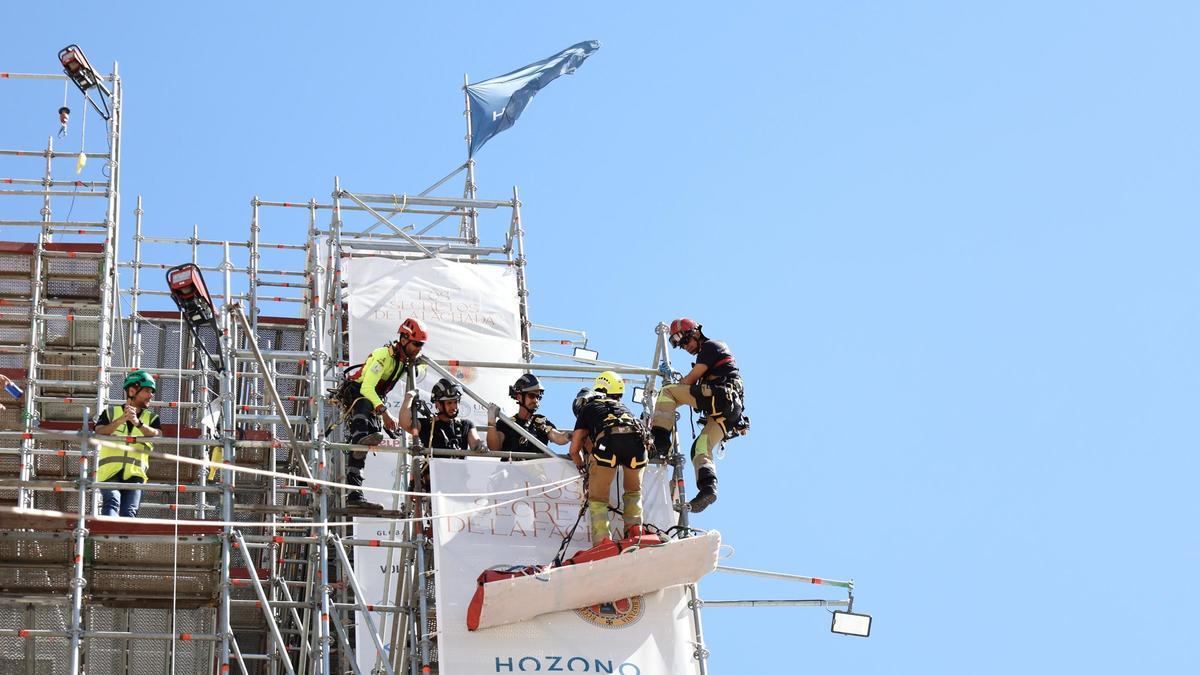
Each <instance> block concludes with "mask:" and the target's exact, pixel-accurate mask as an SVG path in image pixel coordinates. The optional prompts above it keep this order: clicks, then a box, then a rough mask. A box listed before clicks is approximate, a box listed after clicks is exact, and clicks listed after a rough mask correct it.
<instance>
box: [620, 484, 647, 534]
mask: <svg viewBox="0 0 1200 675" xmlns="http://www.w3.org/2000/svg"><path fill="white" fill-rule="evenodd" d="M621 513H622V514H624V520H625V525H627V526H628V525H633V524H636V523H640V522H642V491H641V490H632V491H630V492H626V493H625V494H623V495H621Z"/></svg>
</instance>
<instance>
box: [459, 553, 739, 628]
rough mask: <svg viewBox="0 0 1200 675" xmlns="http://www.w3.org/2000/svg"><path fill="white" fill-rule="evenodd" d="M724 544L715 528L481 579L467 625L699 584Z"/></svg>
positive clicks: (497, 622) (500, 621)
mask: <svg viewBox="0 0 1200 675" xmlns="http://www.w3.org/2000/svg"><path fill="white" fill-rule="evenodd" d="M720 546H721V534H720V533H719V532H716V531H711V532H708V533H706V534H703V535H700V536H696V537H688V538H687V539H675V540H671V541H668V542H667V543H665V544H660V545H658V546H652V547H634V548H629V549H626V550H625V551H623V552H621V553H620V554H619V555H615V556H612V557H607V558H602V559H599V560H592V561H590V562H584V563H578V564H573V565H564V566H562V567H556V568H553V569H549V570H545V571H542V572H539V573H537V574H530V575H523V576H517V577H513V578H509V579H500V580H496V581H491V582H487V583H481V584H480V585H479V587H478V588H477V589H476V592H475V598H474V599H473V600H472V602H471V610H470V611H469V612H468V614H467V628H468V629H469V630H478V629H481V628H491V627H493V626H503V625H505V624H510V623H517V622H519V621H525V620H527V619H532V618H533V617H535V616H540V615H542V614H549V613H551V612H560V611H563V610H568V609H577V608H579V607H588V606H591V605H597V604H601V603H606V602H612V601H614V600H618V599H620V598H627V597H630V596H635V595H641V594H645V593H653V592H655V591H658V590H661V589H664V588H669V587H671V586H680V585H684V584H694V583H696V582H697V581H699V580H700V579H701V578H702V577H703V576H704V575H706V574H708V573H709V572H711V571H713V570H714V569H716V567H717V549H718V548H720ZM476 610H478V611H476Z"/></svg>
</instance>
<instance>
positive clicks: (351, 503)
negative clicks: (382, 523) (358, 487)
mask: <svg viewBox="0 0 1200 675" xmlns="http://www.w3.org/2000/svg"><path fill="white" fill-rule="evenodd" d="M346 508H348V509H363V510H365V511H382V510H383V504H377V503H375V502H370V501H367V499H366V498H365V497H363V493H361V492H358V491H355V492H351V493H350V494H348V495H346Z"/></svg>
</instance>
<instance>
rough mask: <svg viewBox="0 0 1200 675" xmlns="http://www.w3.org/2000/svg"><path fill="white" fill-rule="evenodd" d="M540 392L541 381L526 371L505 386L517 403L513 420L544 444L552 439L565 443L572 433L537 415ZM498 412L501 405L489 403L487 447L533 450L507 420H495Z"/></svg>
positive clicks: (557, 442)
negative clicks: (559, 428) (509, 384)
mask: <svg viewBox="0 0 1200 675" xmlns="http://www.w3.org/2000/svg"><path fill="white" fill-rule="evenodd" d="M543 391H544V390H543V389H542V383H541V382H539V381H538V379H537V376H536V375H533V374H532V373H526V374H524V375H522V376H521V377H519V378H517V381H516V382H514V383H513V384H512V386H510V387H509V388H508V395H509V396H511V397H513V400H515V401H516V402H517V406H518V408H517V414H515V415H513V417H512V420H513V422H516V423H517V425H519V426H520V427H521V428H522V429H525V430H526V431H528V432H529V433H531V434H533V436H534V438H536V439H538V440H539V441H541V442H542V443H543V444H544V445H548V444H549V443H551V442H554V443H556V444H558V445H566V444H567V443H570V442H571V435H570V434H568V433H567V432H565V431H559V430H558V428H557V427H555V426H554V424H553V423H552V422H551V421H550V420H548V419H546V416H545V415H539V414H537V409H538V406H539V404H540V403H541V401H542V393H543ZM499 413H500V408H499V407H497V406H496V405H495V404H493V405H490V406H488V427H489V429H488V432H487V446H488V450H491V451H492V452H498V451H499V452H531V451H533V448H532V447H530V444H529V440H528V439H527V438H525V437H524V436H522V435H521V434H519V433H517V431H516V430H515V429H513V428H512V426H511V425H510V424H509V423H508V422H506V421H504V420H499V421H497V420H498V418H499V417H500V414H499Z"/></svg>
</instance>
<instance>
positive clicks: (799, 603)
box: [700, 600, 850, 609]
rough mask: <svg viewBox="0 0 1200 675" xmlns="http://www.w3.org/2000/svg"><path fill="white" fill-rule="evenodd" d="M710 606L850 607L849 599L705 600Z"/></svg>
mask: <svg viewBox="0 0 1200 675" xmlns="http://www.w3.org/2000/svg"><path fill="white" fill-rule="evenodd" d="M700 602H701V604H702V606H703V607H704V608H705V609H708V608H709V607H849V606H850V601H849V600H703V601H700Z"/></svg>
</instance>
